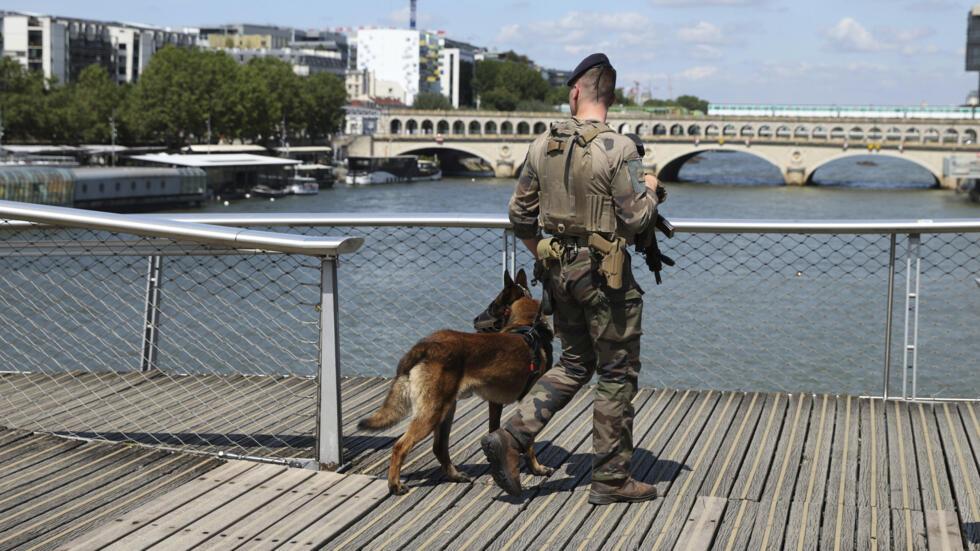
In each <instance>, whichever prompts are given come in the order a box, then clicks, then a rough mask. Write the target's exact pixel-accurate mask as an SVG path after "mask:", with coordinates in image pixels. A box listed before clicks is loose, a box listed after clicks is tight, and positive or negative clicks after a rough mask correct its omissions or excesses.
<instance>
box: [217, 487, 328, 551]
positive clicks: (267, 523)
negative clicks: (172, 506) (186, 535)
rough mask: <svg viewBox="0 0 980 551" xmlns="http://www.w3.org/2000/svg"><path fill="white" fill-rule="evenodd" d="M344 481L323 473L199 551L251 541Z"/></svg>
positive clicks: (268, 504) (269, 504) (225, 531)
mask: <svg viewBox="0 0 980 551" xmlns="http://www.w3.org/2000/svg"><path fill="white" fill-rule="evenodd" d="M342 480H344V476H343V475H340V474H337V473H331V472H322V473H317V475H316V476H314V477H312V478H310V479H308V480H306V481H304V482H301V483H300V484H299V485H297V486H295V487H294V488H293V489H292V490H290V491H289V492H287V493H284V494H282V495H281V496H279V497H278V498H276V499H273V500H272V501H270V502H269V503H267V504H266V505H265V506H263V507H262V508H261V509H259V510H257V511H255V512H253V513H252V514H251V515H249V516H247V517H245V518H243V519H241V520H240V521H239V522H238V523H237V524H234V525H232V526H230V527H228V528H225V529H224V530H222V531H220V532H218V533H217V534H215V535H214V537H213V538H211V539H209V540H207V541H206V542H204V543H203V544H201V545H200V546H199V547H198V549H225V548H227V547H229V546H233V545H238V544H240V543H243V542H245V541H247V540H250V539H252V538H253V537H255V536H257V535H258V534H260V533H261V532H263V531H264V530H267V529H269V528H270V527H272V526H274V525H275V524H276V523H278V522H281V521H283V520H284V519H285V518H286V517H288V516H289V515H291V514H293V513H294V512H295V511H297V510H299V509H301V508H303V507H306V506H307V504H309V503H310V501H312V500H313V499H314V498H316V497H317V496H319V495H321V494H323V493H324V492H325V491H326V490H327V489H329V488H330V487H332V486H334V485H336V484H337V483H339V482H340V481H342Z"/></svg>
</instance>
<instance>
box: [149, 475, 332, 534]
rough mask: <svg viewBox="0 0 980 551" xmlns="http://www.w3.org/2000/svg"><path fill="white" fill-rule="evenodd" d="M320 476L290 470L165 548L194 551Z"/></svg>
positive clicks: (223, 507) (205, 518)
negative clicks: (193, 549)
mask: <svg viewBox="0 0 980 551" xmlns="http://www.w3.org/2000/svg"><path fill="white" fill-rule="evenodd" d="M315 475H316V473H315V472H313V471H310V470H306V469H289V470H287V471H286V472H284V473H282V474H279V475H278V476H275V477H274V478H271V479H269V480H267V481H266V482H264V483H262V484H258V485H255V486H253V487H251V488H249V490H248V491H247V492H245V493H243V494H241V495H239V496H238V497H237V498H235V499H234V500H232V501H228V502H226V503H224V504H222V505H221V506H219V507H215V508H214V509H212V510H211V511H210V512H208V513H207V514H205V515H203V516H201V517H200V518H197V519H196V520H194V521H193V522H191V523H190V524H187V525H186V526H184V527H183V528H182V529H181V530H179V531H177V532H174V533H172V534H171V535H170V536H169V537H168V538H167V539H166V540H164V541H162V542H160V547H161V548H162V549H175V550H178V549H191V548H193V547H196V546H198V545H201V544H202V543H204V542H206V541H208V540H210V539H211V538H213V537H215V536H216V535H217V534H219V533H221V532H223V531H225V530H228V529H230V528H231V527H232V526H234V525H236V524H238V523H239V522H242V521H243V520H245V519H247V518H248V517H249V516H251V515H252V514H253V513H255V512H256V511H258V510H260V509H262V508H264V507H267V506H268V505H269V504H270V503H271V502H273V501H275V500H276V499H278V498H280V497H281V496H283V495H289V494H290V492H291V491H292V490H293V488H295V487H296V486H298V485H300V484H302V483H303V482H306V481H308V480H309V479H310V478H312V477H314V476H315Z"/></svg>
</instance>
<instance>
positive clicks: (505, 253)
mask: <svg viewBox="0 0 980 551" xmlns="http://www.w3.org/2000/svg"><path fill="white" fill-rule="evenodd" d="M509 266H510V230H504V242H503V248H502V249H501V257H500V278H501V279H503V278H504V276H506V275H507V271H508V270H509ZM511 276H512V277H513V276H514V274H513V273H512V274H511Z"/></svg>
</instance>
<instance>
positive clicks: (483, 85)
mask: <svg viewBox="0 0 980 551" xmlns="http://www.w3.org/2000/svg"><path fill="white" fill-rule="evenodd" d="M473 89H474V91H475V92H476V93H477V95H478V96H479V98H480V106H481V107H482V108H484V109H495V110H498V111H513V110H514V109H516V108H517V104H518V103H519V102H520V101H522V100H532V101H533V100H537V101H545V99H546V98H547V97H548V94H549V90H550V89H549V86H548V82H547V81H546V80H545V79H544V77H542V76H541V73H539V72H538V71H537V70H536V69H534V68H533V67H530V66H528V65H526V64H524V63H519V62H516V61H481V62H479V63H477V64H476V76H475V78H474V79H473Z"/></svg>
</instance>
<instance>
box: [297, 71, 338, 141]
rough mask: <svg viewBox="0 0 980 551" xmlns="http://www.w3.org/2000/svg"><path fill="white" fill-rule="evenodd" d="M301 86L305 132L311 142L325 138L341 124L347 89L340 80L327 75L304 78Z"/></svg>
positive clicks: (320, 74) (318, 74) (319, 74)
mask: <svg viewBox="0 0 980 551" xmlns="http://www.w3.org/2000/svg"><path fill="white" fill-rule="evenodd" d="M302 84H303V86H302V89H303V96H304V100H305V106H306V107H305V113H304V115H305V119H306V121H305V126H306V132H307V134H308V136H309V137H310V139H313V140H319V139H324V138H327V137H328V136H329V135H330V134H332V133H333V132H336V131H337V130H339V129H340V127H341V125H342V124H343V119H344V104H346V103H347V88H346V87H345V86H344V83H343V81H341V80H340V78H338V77H336V76H334V75H330V74H327V73H317V74H314V75H311V76H309V77H306V78H305V79H304V80H303V82H302Z"/></svg>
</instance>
